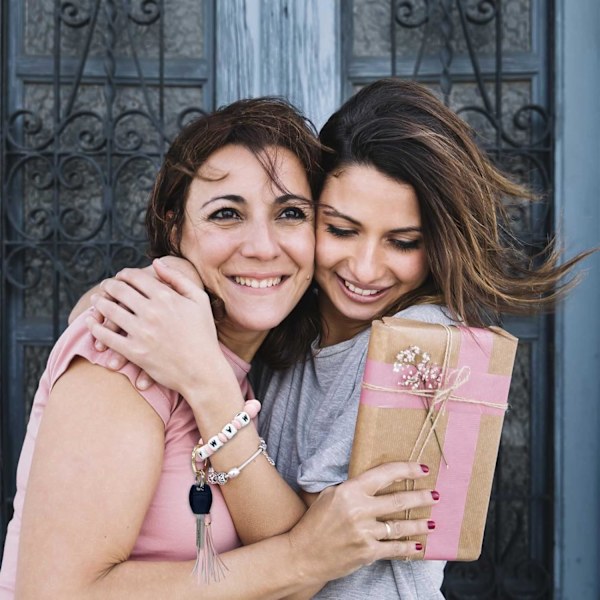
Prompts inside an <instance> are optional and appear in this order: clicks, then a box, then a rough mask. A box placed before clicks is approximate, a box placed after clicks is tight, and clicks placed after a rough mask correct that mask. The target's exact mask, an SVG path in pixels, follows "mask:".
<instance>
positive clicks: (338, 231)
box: [327, 225, 356, 238]
mask: <svg viewBox="0 0 600 600" xmlns="http://www.w3.org/2000/svg"><path fill="white" fill-rule="evenodd" d="M327 233H331V234H332V235H334V236H335V237H340V238H344V237H350V236H352V235H354V234H355V233H356V232H355V231H354V230H353V229H342V228H340V227H336V226H335V225H327Z"/></svg>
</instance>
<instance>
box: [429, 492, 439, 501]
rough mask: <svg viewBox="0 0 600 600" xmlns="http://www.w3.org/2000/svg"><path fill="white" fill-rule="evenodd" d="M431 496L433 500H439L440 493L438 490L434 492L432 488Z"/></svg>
mask: <svg viewBox="0 0 600 600" xmlns="http://www.w3.org/2000/svg"><path fill="white" fill-rule="evenodd" d="M431 497H432V498H433V499H434V500H439V499H440V494H439V492H436V491H435V490H433V492H431Z"/></svg>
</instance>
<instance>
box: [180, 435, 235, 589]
mask: <svg viewBox="0 0 600 600" xmlns="http://www.w3.org/2000/svg"><path fill="white" fill-rule="evenodd" d="M199 448H200V446H199V445H198V446H196V447H195V448H194V450H193V452H192V469H193V471H194V476H195V478H196V481H195V483H194V484H193V485H192V487H191V488H190V494H189V501H190V508H191V509H192V512H193V513H194V515H195V517H196V564H195V565H194V570H193V571H192V573H194V574H195V575H196V578H197V580H198V583H200V582H201V581H204V583H210V582H211V581H220V579H221V577H223V576H224V575H225V570H226V569H227V567H226V566H225V563H224V562H223V561H222V560H221V558H220V557H219V555H218V554H217V550H216V548H215V545H214V542H213V538H212V533H211V527H210V525H211V520H210V507H211V505H212V491H211V489H210V485H209V484H208V483H207V481H206V475H205V471H204V468H198V465H197V464H196V457H197V452H198V449H199ZM203 467H206V462H204V464H203Z"/></svg>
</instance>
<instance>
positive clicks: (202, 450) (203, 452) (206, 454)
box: [198, 446, 211, 460]
mask: <svg viewBox="0 0 600 600" xmlns="http://www.w3.org/2000/svg"><path fill="white" fill-rule="evenodd" d="M210 454H211V452H210V450H209V449H208V448H207V447H206V446H202V448H200V449H199V450H198V456H199V457H200V458H201V459H202V460H206V459H207V458H208V457H209V456H210Z"/></svg>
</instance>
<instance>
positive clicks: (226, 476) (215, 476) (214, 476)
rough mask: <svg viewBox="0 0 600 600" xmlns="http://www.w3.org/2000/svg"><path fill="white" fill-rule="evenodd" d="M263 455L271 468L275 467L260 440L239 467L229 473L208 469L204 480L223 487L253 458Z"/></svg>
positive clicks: (264, 444) (265, 445)
mask: <svg viewBox="0 0 600 600" xmlns="http://www.w3.org/2000/svg"><path fill="white" fill-rule="evenodd" d="M261 454H264V456H265V458H266V459H267V461H268V462H269V464H270V465H271V466H273V467H274V466H275V461H274V460H273V459H272V458H271V457H270V456H269V455H268V454H267V442H265V440H263V439H262V438H260V443H259V444H258V449H257V450H256V452H254V454H252V456H250V457H249V458H247V459H246V460H245V461H244V462H243V463H242V464H241V465H240V466H239V467H232V468H231V469H229V471H215V470H214V469H213V468H212V467H208V472H207V474H206V480H207V481H208V483H212V484H215V483H216V484H218V485H225V484H226V483H227V482H228V481H229V480H230V479H235V478H236V477H237V476H238V475H239V474H240V473H241V472H242V471H243V470H244V469H245V468H246V467H247V466H248V465H249V464H250V463H251V462H252V461H253V460H254V459H255V458H257V457H258V456H260V455H261Z"/></svg>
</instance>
